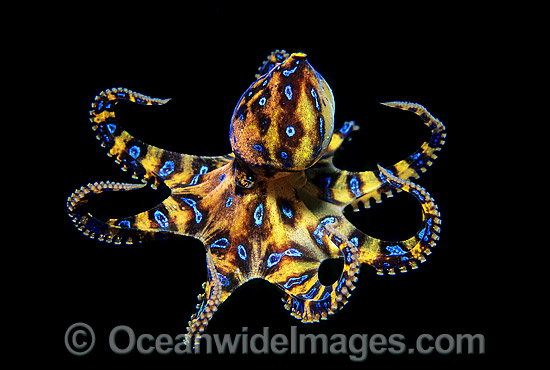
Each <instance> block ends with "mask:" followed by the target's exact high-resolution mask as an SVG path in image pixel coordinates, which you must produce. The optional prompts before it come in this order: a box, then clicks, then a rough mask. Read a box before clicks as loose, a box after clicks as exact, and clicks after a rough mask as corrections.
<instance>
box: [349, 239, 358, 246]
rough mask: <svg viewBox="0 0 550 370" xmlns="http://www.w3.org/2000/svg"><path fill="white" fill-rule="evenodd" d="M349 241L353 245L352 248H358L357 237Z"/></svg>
mask: <svg viewBox="0 0 550 370" xmlns="http://www.w3.org/2000/svg"><path fill="white" fill-rule="evenodd" d="M349 241H350V243H351V244H353V246H354V247H358V246H359V238H358V237H354V238H351V239H350V240H349Z"/></svg>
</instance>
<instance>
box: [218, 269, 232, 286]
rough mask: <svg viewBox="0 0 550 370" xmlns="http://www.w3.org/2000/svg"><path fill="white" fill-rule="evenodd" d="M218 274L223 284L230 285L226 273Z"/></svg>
mask: <svg viewBox="0 0 550 370" xmlns="http://www.w3.org/2000/svg"><path fill="white" fill-rule="evenodd" d="M217 274H218V279H219V280H220V284H221V286H228V285H229V279H227V278H226V277H225V276H224V275H222V274H220V273H219V272H218V273H217Z"/></svg>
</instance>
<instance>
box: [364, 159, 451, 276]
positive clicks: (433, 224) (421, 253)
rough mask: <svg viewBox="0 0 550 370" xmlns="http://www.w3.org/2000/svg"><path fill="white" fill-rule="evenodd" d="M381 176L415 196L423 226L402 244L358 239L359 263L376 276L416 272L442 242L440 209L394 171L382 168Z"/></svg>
mask: <svg viewBox="0 0 550 370" xmlns="http://www.w3.org/2000/svg"><path fill="white" fill-rule="evenodd" d="M379 170H380V174H379V176H380V177H381V178H382V179H383V181H384V182H385V183H387V184H388V185H390V186H392V187H395V188H398V189H400V190H403V191H405V192H407V193H410V194H412V195H413V196H414V197H415V198H417V199H418V201H419V202H420V204H421V206H422V224H421V227H420V229H419V230H418V231H417V232H416V234H415V235H414V236H412V237H411V238H409V239H407V240H403V241H383V240H379V239H376V238H373V237H371V236H368V235H364V234H363V235H364V238H361V239H362V242H358V240H359V238H357V239H355V240H356V242H355V244H357V246H358V248H359V250H360V254H359V261H360V262H361V263H367V264H369V265H371V266H372V267H374V268H375V269H376V271H377V274H379V275H383V274H384V272H387V273H388V274H390V275H394V274H395V271H396V270H399V271H401V272H407V266H410V267H411V268H412V269H416V268H417V267H418V264H419V263H423V262H425V261H426V257H425V256H427V255H429V254H431V248H433V247H434V246H435V245H436V242H437V240H438V239H439V236H438V233H439V231H440V227H439V225H440V224H441V220H440V218H439V216H440V214H439V211H438V207H437V205H436V204H435V201H434V199H433V198H432V197H431V196H430V194H429V193H428V192H427V191H426V190H425V189H424V188H422V187H421V186H419V185H416V184H414V183H412V182H411V181H408V180H404V179H401V178H399V177H397V176H395V175H394V174H393V173H392V172H391V171H389V170H386V169H384V168H382V167H380V166H379Z"/></svg>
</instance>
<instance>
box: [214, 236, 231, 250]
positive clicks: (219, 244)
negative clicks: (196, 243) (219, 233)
mask: <svg viewBox="0 0 550 370" xmlns="http://www.w3.org/2000/svg"><path fill="white" fill-rule="evenodd" d="M228 245H229V240H227V238H221V239H218V240H216V241H215V242H214V243H212V245H211V246H210V248H227V246H228Z"/></svg>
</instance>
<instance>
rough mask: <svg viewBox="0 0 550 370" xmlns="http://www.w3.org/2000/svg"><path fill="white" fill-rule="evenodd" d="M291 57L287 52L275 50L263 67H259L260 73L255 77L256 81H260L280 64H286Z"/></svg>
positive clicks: (263, 63)
mask: <svg viewBox="0 0 550 370" xmlns="http://www.w3.org/2000/svg"><path fill="white" fill-rule="evenodd" d="M289 56H290V54H289V53H287V52H286V50H279V49H277V50H274V51H272V52H271V54H269V55H268V56H267V58H266V59H265V60H264V61H263V62H262V65H261V66H259V67H258V73H256V74H255V75H254V77H255V78H256V79H259V78H260V77H262V76H263V75H264V74H266V73H267V72H269V71H270V70H271V68H273V67H275V65H277V64H278V63H282V62H284V61H285V60H286V59H287V58H288V57H289Z"/></svg>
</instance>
